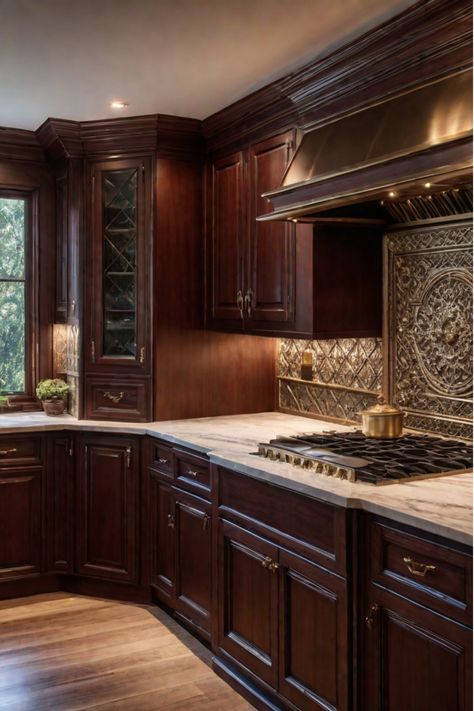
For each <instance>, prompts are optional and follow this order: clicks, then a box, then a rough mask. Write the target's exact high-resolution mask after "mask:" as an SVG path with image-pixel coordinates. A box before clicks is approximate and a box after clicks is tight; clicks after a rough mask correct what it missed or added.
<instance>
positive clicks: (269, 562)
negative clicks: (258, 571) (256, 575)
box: [262, 555, 280, 573]
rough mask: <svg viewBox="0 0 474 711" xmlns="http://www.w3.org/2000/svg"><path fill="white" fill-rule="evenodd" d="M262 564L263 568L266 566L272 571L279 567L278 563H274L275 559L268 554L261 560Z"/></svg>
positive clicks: (274, 571)
mask: <svg viewBox="0 0 474 711" xmlns="http://www.w3.org/2000/svg"><path fill="white" fill-rule="evenodd" d="M262 565H263V567H264V568H267V570H270V571H271V572H272V573H276V571H277V570H278V568H279V567H280V566H279V565H278V563H275V561H274V560H272V559H271V558H270V556H269V555H267V556H265V558H264V559H263V560H262Z"/></svg>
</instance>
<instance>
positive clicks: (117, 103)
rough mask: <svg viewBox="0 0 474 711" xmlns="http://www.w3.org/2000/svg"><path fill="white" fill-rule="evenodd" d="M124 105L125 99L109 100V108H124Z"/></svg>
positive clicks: (125, 104) (125, 103)
mask: <svg viewBox="0 0 474 711" xmlns="http://www.w3.org/2000/svg"><path fill="white" fill-rule="evenodd" d="M126 106H128V104H127V102H126V101H118V100H117V101H111V102H110V108H111V109H124V108H125V107H126Z"/></svg>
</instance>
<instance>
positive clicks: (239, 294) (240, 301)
mask: <svg viewBox="0 0 474 711" xmlns="http://www.w3.org/2000/svg"><path fill="white" fill-rule="evenodd" d="M237 308H238V309H239V311H240V318H243V317H244V297H243V295H242V292H241V290H240V289H239V291H238V292H237Z"/></svg>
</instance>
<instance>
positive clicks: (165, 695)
mask: <svg viewBox="0 0 474 711" xmlns="http://www.w3.org/2000/svg"><path fill="white" fill-rule="evenodd" d="M210 661H211V653H210V652H209V650H207V649H206V648H205V647H204V646H203V645H201V644H200V643H199V642H198V641H197V640H196V639H195V638H194V637H192V636H191V635H190V634H189V633H188V632H186V630H184V629H183V628H181V627H180V626H179V625H178V624H177V623H176V622H175V621H174V620H172V619H171V618H170V617H169V616H168V615H166V614H165V613H164V612H163V611H162V610H160V609H159V608H156V607H147V606H138V605H131V604H128V603H119V602H111V601H108V600H100V599H95V598H87V597H83V596H74V595H73V596H71V595H69V594H58V593H51V594H48V595H40V596H36V597H31V598H24V599H23V600H15V601H12V602H11V604H10V605H8V604H7V602H6V601H2V603H1V604H0V709H2V711H3V710H5V711H6V710H7V709H8V711H43V710H44V711H46V709H49V710H54V711H82V710H84V709H97V711H106V710H107V709H111V710H112V709H113V711H136V710H137V709H140V711H154V710H155V709H157V710H158V709H160V711H224V710H225V711H248V710H249V709H251V708H252V707H251V706H250V705H249V704H248V703H247V702H246V701H245V700H244V699H243V698H242V697H240V696H239V695H238V694H236V693H235V692H234V691H233V690H232V689H231V688H230V687H229V686H228V685H227V684H226V683H225V682H224V681H223V680H222V679H220V678H219V677H217V676H216V675H215V674H214V672H213V671H212V669H211V667H210Z"/></svg>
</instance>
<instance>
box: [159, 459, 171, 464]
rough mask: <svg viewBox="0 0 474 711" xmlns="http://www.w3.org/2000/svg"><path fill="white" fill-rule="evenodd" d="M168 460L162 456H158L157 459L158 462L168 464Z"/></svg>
mask: <svg viewBox="0 0 474 711" xmlns="http://www.w3.org/2000/svg"><path fill="white" fill-rule="evenodd" d="M168 462H169V460H168V459H165V458H164V457H160V458H159V459H158V464H168Z"/></svg>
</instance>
